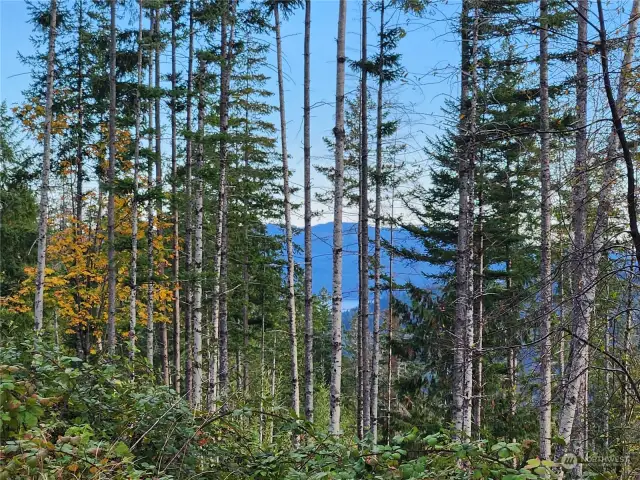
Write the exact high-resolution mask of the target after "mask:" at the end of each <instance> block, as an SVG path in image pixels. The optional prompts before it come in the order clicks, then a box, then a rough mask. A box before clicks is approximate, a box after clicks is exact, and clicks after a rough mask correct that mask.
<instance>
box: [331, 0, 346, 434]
mask: <svg viewBox="0 0 640 480" xmlns="http://www.w3.org/2000/svg"><path fill="white" fill-rule="evenodd" d="M346 25H347V1H346V0H340V9H339V15H338V43H337V53H336V62H337V67H336V126H335V128H334V130H333V133H334V135H335V159H336V162H335V172H334V208H333V287H332V288H333V291H332V302H331V303H332V305H331V338H332V342H333V344H332V349H331V386H330V410H329V432H330V433H332V434H333V435H338V434H340V401H341V388H342V386H341V383H342V199H343V194H344V143H345V130H344V78H345V62H346V57H345V33H346Z"/></svg>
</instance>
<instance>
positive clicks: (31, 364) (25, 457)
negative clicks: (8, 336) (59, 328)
mask: <svg viewBox="0 0 640 480" xmlns="http://www.w3.org/2000/svg"><path fill="white" fill-rule="evenodd" d="M0 372H1V381H0V405H1V407H2V414H1V417H0V419H1V423H0V432H1V435H2V440H3V446H2V447H1V449H0V480H2V479H27V478H54V479H67V478H69V479H107V480H108V479H152V478H153V479H173V478H176V479H177V478H192V477H194V476H197V477H198V478H204V479H231V478H234V479H273V480H276V479H285V480H299V479H321V478H326V479H356V478H358V479H427V478H428V479H451V480H453V479H463V478H464V479H468V478H473V479H483V478H484V479H489V478H492V479H504V480H529V479H537V478H542V477H545V476H548V475H552V470H553V467H557V466H556V465H555V464H553V463H551V462H541V461H539V460H538V459H536V458H529V457H530V456H531V452H532V450H533V449H532V446H531V443H532V442H528V443H525V444H523V445H520V444H517V443H506V442H498V443H495V444H493V445H488V443H487V442H486V441H478V442H472V443H460V442H457V441H454V440H452V439H451V438H450V436H449V435H448V434H447V433H446V432H439V433H436V434H430V435H424V434H421V433H420V432H418V430H417V429H415V428H414V429H413V430H411V431H410V432H408V433H407V434H406V435H399V436H396V437H395V438H393V440H392V442H391V445H371V443H370V441H369V440H368V439H365V440H364V441H361V442H358V441H356V440H352V439H350V438H347V437H334V436H330V435H328V434H326V433H323V432H321V431H320V430H319V428H317V427H315V426H314V425H312V424H310V423H308V422H305V421H303V420H301V419H297V418H294V417H292V416H291V414H290V413H289V412H286V411H281V410H270V411H268V412H260V411H258V410H255V409H252V408H249V407H243V408H237V409H233V410H232V409H228V410H227V409H223V408H221V409H220V410H219V411H218V412H216V413H215V414H208V413H206V412H194V411H192V410H191V409H190V408H189V406H188V405H187V403H186V402H185V401H184V399H183V398H182V397H181V396H180V395H178V394H177V393H176V392H175V391H173V390H171V389H169V388H167V387H164V386H158V385H156V384H155V382H154V380H153V379H152V378H148V377H145V376H137V377H135V378H132V376H131V373H130V370H129V369H128V368H127V366H126V363H124V361H123V362H122V363H120V361H119V360H117V359H116V360H114V361H113V362H104V361H103V362H101V363H98V364H95V365H93V364H89V363H83V362H82V361H81V360H80V359H78V358H75V357H68V356H61V355H58V354H56V352H51V351H50V350H48V349H46V348H44V346H43V345H37V346H36V348H35V349H33V347H32V345H31V344H28V345H22V346H20V347H19V348H5V349H3V350H2V351H0ZM261 417H262V418H263V419H265V423H269V422H272V423H273V425H274V426H275V431H274V437H273V439H274V440H273V442H272V443H268V442H266V441H263V442H261V441H260V438H259V436H258V435H257V434H256V431H255V428H253V427H254V426H255V425H256V424H257V423H256V422H259V421H260V418H261ZM265 429H266V425H265ZM294 436H296V437H299V438H300V440H301V446H300V447H299V448H296V449H294V448H292V442H291V439H292V438H293V437H294Z"/></svg>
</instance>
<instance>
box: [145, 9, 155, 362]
mask: <svg viewBox="0 0 640 480" xmlns="http://www.w3.org/2000/svg"><path fill="white" fill-rule="evenodd" d="M153 21H154V18H153V12H150V13H149V32H153V31H154V27H153V25H154V24H153ZM152 87H153V63H152V62H149V89H151V88H152ZM148 112H149V113H148V117H149V118H148V120H149V124H148V125H149V136H148V139H147V141H148V151H149V154H150V153H151V152H152V151H153V127H152V125H153V123H152V118H153V103H152V101H151V100H149V105H148ZM153 191H154V184H153V162H152V159H151V156H149V157H148V158H147V197H148V199H147V263H148V267H147V363H148V364H149V366H150V367H151V370H152V371H153V356H154V353H155V334H154V324H153V297H154V291H155V285H154V281H155V280H154V270H155V269H154V259H155V255H154V251H153V250H154V246H153V237H154V228H155V227H154V215H153V201H152V195H151V193H152V192H153Z"/></svg>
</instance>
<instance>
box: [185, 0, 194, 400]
mask: <svg viewBox="0 0 640 480" xmlns="http://www.w3.org/2000/svg"><path fill="white" fill-rule="evenodd" d="M193 37H194V30H193V0H190V2H189V51H188V59H187V114H186V117H187V118H186V159H185V163H186V180H185V183H186V197H187V212H186V215H185V245H184V248H185V270H186V273H187V276H188V281H187V288H186V292H185V293H186V295H185V297H186V308H185V312H184V335H185V338H184V340H185V342H184V343H185V354H186V362H185V368H184V376H185V383H186V388H187V401H188V402H189V405H192V406H193V404H194V402H193V348H194V346H193V280H192V279H191V274H192V273H193V198H192V188H191V182H192V179H191V170H192V168H193V167H192V166H193V141H192V139H191V133H192V131H191V107H192V99H193Z"/></svg>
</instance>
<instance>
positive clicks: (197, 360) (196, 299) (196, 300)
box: [193, 59, 206, 409]
mask: <svg viewBox="0 0 640 480" xmlns="http://www.w3.org/2000/svg"><path fill="white" fill-rule="evenodd" d="M205 75H206V65H205V63H204V61H203V60H202V59H201V60H200V64H199V67H198V77H197V79H196V80H197V89H198V151H197V155H196V168H195V174H194V177H195V183H196V185H195V202H194V203H195V244H194V255H193V274H194V276H195V288H194V293H193V406H194V408H196V409H198V408H200V406H201V404H202V247H203V242H202V222H203V217H204V212H203V195H204V192H203V190H204V187H203V179H202V169H203V167H204V114H205V112H204V109H205V104H204V81H205V79H204V77H205Z"/></svg>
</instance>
